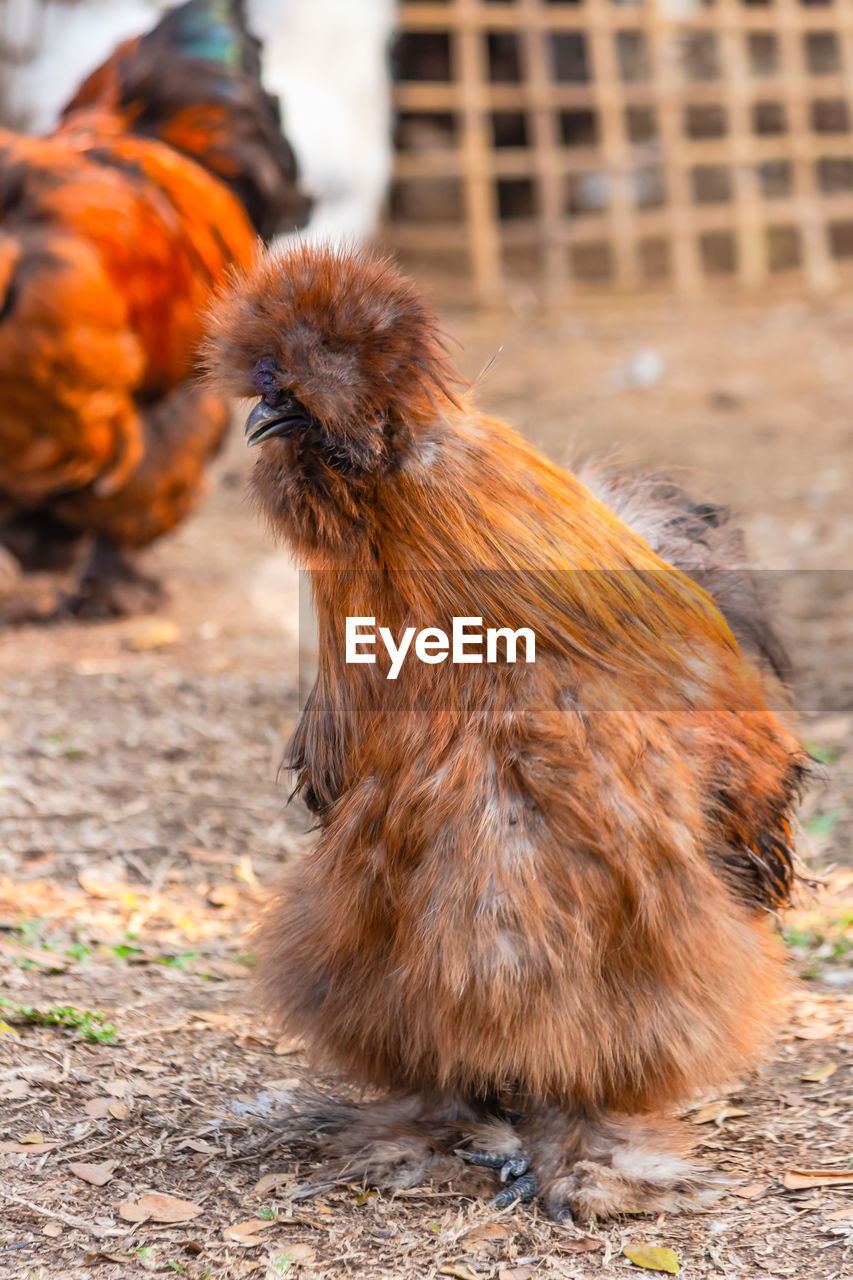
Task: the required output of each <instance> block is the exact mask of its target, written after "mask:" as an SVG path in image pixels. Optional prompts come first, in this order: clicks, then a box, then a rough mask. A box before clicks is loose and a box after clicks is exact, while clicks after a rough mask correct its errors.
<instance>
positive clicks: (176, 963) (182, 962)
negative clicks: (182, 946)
mask: <svg viewBox="0 0 853 1280" xmlns="http://www.w3.org/2000/svg"><path fill="white" fill-rule="evenodd" d="M200 959H201V955H200V953H199V952H198V951H181V952H180V953H179V954H178V955H176V956H158V957H157V963H158V964H162V965H165V967H166V968H167V969H187V968H188V967H189V966H190V965H191V964H192V962H193V961H194V960H200Z"/></svg>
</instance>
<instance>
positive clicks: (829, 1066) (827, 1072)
mask: <svg viewBox="0 0 853 1280" xmlns="http://www.w3.org/2000/svg"><path fill="white" fill-rule="evenodd" d="M837 1070H838V1063H837V1062H823V1063H821V1065H820V1066H819V1067H812V1069H811V1071H804V1072H803V1074H802V1075H801V1076H800V1079H801V1080H807V1081H810V1082H811V1083H820V1081H821V1080H828V1079H829V1077H830V1076H831V1075H834V1074H835V1072H836V1071H837Z"/></svg>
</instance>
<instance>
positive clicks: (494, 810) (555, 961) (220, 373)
mask: <svg viewBox="0 0 853 1280" xmlns="http://www.w3.org/2000/svg"><path fill="white" fill-rule="evenodd" d="M207 362H208V364H209V367H210V369H211V371H212V376H213V378H214V379H215V381H216V384H217V385H218V386H219V387H220V388H221V389H224V390H227V391H230V392H233V393H236V394H238V395H241V396H249V395H252V394H254V395H256V396H257V395H259V396H260V400H259V401H258V403H257V405H256V407H255V408H254V410H253V411H252V413H251V415H250V417H249V420H248V423H247V431H248V432H249V433H250V436H249V439H250V443H251V444H253V445H257V446H258V454H259V456H258V460H257V464H256V467H255V471H254V481H253V483H254V492H255V494H256V496H257V499H258V501H259V503H260V505H261V507H262V509H263V511H264V512H265V514H266V516H267V517H268V519H269V521H270V524H271V526H272V528H273V530H274V531H275V532H276V533H277V534H278V535H280V536H281V537H282V538H283V539H285V541H286V542H287V543H288V544H289V546H290V547H291V548H292V550H293V551H294V553H295V554H296V556H297V558H298V560H299V561H300V562H301V563H302V564H303V565H304V566H306V567H307V568H308V569H309V570H310V573H311V579H312V587H313V595H314V601H315V605H316V610H317V615H318V623H319V640H320V651H319V674H318V677H317V681H316V684H315V686H314V688H313V691H312V693H311V695H310V698H309V700H308V702H307V704H306V706H305V709H304V712H303V714H302V718H301V721H300V724H299V726H298V729H297V731H296V736H295V745H294V752H293V765H294V767H295V769H296V771H297V774H298V784H297V789H298V790H299V791H300V792H301V794H302V795H303V797H304V798H305V800H306V801H307V803H308V804H309V805H310V807H311V808H312V809H314V810H315V811H316V812H317V814H318V815H319V820H320V828H321V835H320V838H319V841H318V844H317V846H316V848H315V849H314V850H313V851H312V852H311V854H310V855H309V856H307V857H305V858H302V859H300V860H298V861H295V862H294V863H292V864H291V865H290V867H289V868H288V870H287V874H286V878H285V880H284V882H283V884H282V886H281V889H280V891H279V892H278V893H277V894H276V896H275V899H274V901H273V902H272V903H271V905H270V907H269V909H268V911H267V913H266V917H265V920H264V921H263V923H262V925H261V929H260V933H259V946H260V952H261V955H262V958H263V966H264V968H263V990H264V993H265V996H266V998H267V1002H268V1004H269V1006H270V1007H271V1009H272V1010H273V1011H274V1012H275V1013H276V1014H277V1016H278V1017H279V1018H280V1019H281V1022H282V1023H283V1025H284V1026H285V1027H286V1028H287V1029H288V1030H289V1031H290V1032H292V1033H295V1034H297V1035H300V1036H303V1037H304V1038H305V1040H306V1041H307V1043H308V1045H309V1047H310V1048H311V1050H312V1051H313V1052H314V1054H315V1055H316V1057H317V1059H318V1061H321V1062H323V1063H324V1064H326V1065H330V1066H332V1067H333V1068H334V1069H336V1070H337V1071H339V1072H340V1073H341V1074H342V1075H343V1076H344V1077H346V1078H348V1079H350V1080H352V1081H354V1082H356V1083H357V1084H358V1085H360V1086H370V1087H372V1088H374V1089H377V1088H378V1089H381V1090H384V1091H386V1092H385V1096H383V1097H379V1098H375V1099H374V1101H372V1102H365V1101H362V1102H361V1103H359V1104H352V1105H346V1104H343V1103H341V1104H340V1106H338V1107H337V1108H336V1107H335V1105H334V1104H333V1103H331V1102H329V1103H328V1104H326V1105H325V1106H324V1105H322V1104H318V1105H317V1106H316V1108H315V1112H314V1114H315V1118H316V1120H317V1122H318V1124H320V1123H322V1131H323V1132H322V1135H321V1136H322V1140H323V1141H325V1142H326V1143H328V1144H329V1148H330V1150H332V1151H333V1152H335V1154H336V1156H337V1159H338V1164H337V1165H336V1166H335V1168H336V1170H337V1172H338V1173H341V1174H345V1175H346V1176H350V1177H355V1176H363V1177H365V1178H367V1179H369V1180H373V1181H376V1182H385V1183H391V1184H392V1185H396V1186H402V1185H411V1184H412V1183H413V1182H415V1181H417V1180H418V1179H420V1178H422V1177H423V1176H425V1175H426V1174H428V1173H435V1174H437V1175H440V1176H450V1174H451V1172H452V1168H453V1162H454V1160H455V1162H456V1166H457V1172H458V1168H459V1160H458V1152H457V1156H454V1154H453V1153H454V1151H456V1150H457V1148H461V1151H462V1152H463V1153H464V1155H465V1157H466V1159H467V1161H468V1162H469V1164H481V1165H486V1166H488V1167H492V1168H496V1169H499V1170H500V1171H501V1174H502V1177H503V1179H504V1181H505V1182H506V1183H507V1185H506V1186H505V1188H504V1190H503V1191H502V1192H500V1194H499V1196H498V1198H497V1201H496V1203H499V1204H504V1203H508V1202H510V1201H511V1200H513V1199H527V1198H530V1197H532V1196H533V1195H537V1194H538V1195H541V1197H542V1198H543V1200H544V1203H545V1205H546V1206H547V1208H548V1210H549V1211H550V1212H551V1213H552V1214H554V1215H555V1216H557V1217H558V1218H560V1217H565V1216H566V1215H568V1214H571V1213H579V1214H582V1215H584V1216H586V1215H589V1214H604V1215H606V1214H610V1213H613V1212H616V1211H619V1210H647V1211H651V1210H659V1209H665V1208H675V1207H683V1206H688V1205H691V1204H696V1203H699V1202H701V1201H702V1200H703V1198H705V1197H707V1196H708V1195H709V1194H711V1193H713V1190H714V1178H713V1176H711V1175H706V1174H703V1173H702V1171H701V1170H699V1169H697V1168H696V1167H695V1166H694V1165H693V1164H692V1162H691V1161H690V1160H688V1159H687V1158H686V1157H685V1154H684V1152H683V1150H682V1147H683V1145H684V1144H683V1142H682V1140H681V1137H680V1134H679V1131H678V1128H677V1126H675V1125H674V1124H673V1123H672V1122H671V1121H670V1120H668V1119H667V1117H668V1116H671V1114H672V1113H673V1112H674V1110H675V1109H676V1108H677V1107H678V1106H679V1105H680V1104H682V1103H683V1102H684V1101H685V1100H686V1099H687V1098H689V1096H690V1095H691V1093H692V1092H693V1091H695V1090H697V1089H704V1088H707V1087H709V1086H714V1085H718V1084H719V1083H720V1082H723V1081H725V1080H727V1079H728V1078H729V1077H730V1076H731V1075H732V1074H733V1073H735V1072H738V1071H740V1070H742V1069H743V1068H744V1067H747V1066H749V1065H750V1064H751V1063H753V1061H754V1060H755V1058H756V1055H757V1054H758V1053H759V1051H760V1048H761V1046H762V1044H763V1042H764V1041H765V1038H766V1037H767V1035H768V1033H769V1031H770V1030H771V1028H772V1025H773V1022H774V1017H775V1015H776V1010H777V1005H778V1001H779V997H780V992H781V990H782V984H783V957H782V955H781V954H780V947H779V945H778V943H777V941H776V940H775V938H774V937H773V934H772V930H771V919H770V913H771V912H772V911H773V910H774V909H775V908H777V907H779V906H781V905H783V904H784V903H785V902H786V901H787V898H788V895H789V891H790V887H791V882H792V876H793V872H792V861H791V859H792V853H791V830H790V825H789V823H790V815H791V810H792V807H793V805H794V803H795V800H796V797H797V793H798V789H799V787H800V784H801V781H802V778H803V774H804V769H805V766H806V758H805V755H804V752H803V751H802V749H801V747H800V746H799V744H798V742H797V741H796V739H795V737H794V736H793V735H792V732H791V731H789V729H788V728H786V727H785V725H784V724H783V722H782V719H780V717H779V716H778V715H777V713H776V712H775V711H774V710H772V709H771V705H770V704H771V695H772V698H773V700H774V701H775V700H776V699H775V693H774V692H773V688H772V685H773V682H775V679H776V678H775V676H772V674H771V673H770V671H769V666H770V664H772V663H776V664H777V665H778V664H779V663H780V662H781V655H780V652H779V651H778V649H777V648H776V647H775V645H774V644H773V642H772V641H771V640H770V639H769V636H768V635H767V634H766V633H765V631H764V628H763V624H762V622H761V618H760V614H759V612H758V610H757V603H756V599H755V596H754V593H753V591H752V588H751V587H750V585H749V581H748V578H747V577H746V575H745V573H744V572H742V571H740V570H738V569H737V568H733V569H732V570H731V571H730V572H728V573H727V572H725V568H724V567H725V564H726V556H727V555H728V553H729V550H730V548H731V546H735V545H736V544H735V543H734V542H733V541H732V539H731V537H730V536H729V535H728V534H727V533H726V530H725V527H724V521H723V520H722V517H721V513H720V512H719V511H718V509H715V508H710V507H691V506H690V504H689V502H688V501H687V500H686V499H685V498H684V497H683V496H682V495H680V494H678V493H677V491H675V490H667V489H666V488H665V487H664V486H662V485H660V484H642V483H639V484H626V483H624V482H623V483H619V482H618V481H614V480H612V479H608V478H607V477H606V476H600V477H594V476H593V477H591V478H590V484H591V485H593V486H597V489H598V492H597V493H596V492H594V491H593V488H592V487H588V486H586V485H584V484H582V483H581V482H580V481H579V480H578V479H577V478H575V476H573V475H571V474H570V473H569V472H567V471H565V470H562V469H561V468H560V467H558V466H555V465H554V464H553V463H551V462H549V461H548V460H547V459H546V458H544V457H543V456H542V455H541V454H539V453H538V452H537V451H536V450H535V449H534V448H533V447H532V446H531V445H530V444H528V443H527V442H526V441H525V440H523V439H522V438H521V437H520V436H518V435H516V434H515V432H513V431H512V430H510V428H508V427H507V426H504V425H503V424H502V423H500V422H498V421H496V420H495V419H493V418H490V417H487V416H486V415H485V414H483V413H480V412H479V411H478V410H477V409H476V408H475V407H474V405H473V404H472V403H471V402H470V400H469V399H468V398H466V396H464V395H461V394H458V393H457V391H456V390H454V388H455V387H457V386H458V379H457V378H456V375H455V374H454V372H453V370H452V368H451V367H450V366H449V364H448V362H447V359H446V357H445V354H444V350H443V347H442V343H441V340H440V337H439V333H438V330H437V327H436V321H435V319H434V317H433V316H432V315H431V314H430V312H429V311H428V310H427V309H426V308H425V307H424V305H423V303H422V302H421V300H420V298H419V297H418V295H417V293H416V292H415V290H414V288H413V287H412V285H411V284H410V283H409V282H408V281H406V280H405V279H404V278H403V277H401V276H400V275H399V274H398V273H397V271H396V270H395V268H394V267H393V266H392V265H390V264H389V263H387V262H383V261H377V260H372V259H370V258H367V257H364V256H358V255H349V256H348V255H346V254H340V255H339V254H336V253H334V252H332V251H328V250H327V251H324V250H320V249H310V248H305V247H302V248H297V249H296V250H294V251H293V252H291V253H290V254H289V256H284V257H270V258H268V259H267V260H266V261H264V262H261V263H260V264H259V265H257V266H256V267H255V269H254V270H253V271H252V272H250V273H248V274H247V273H243V274H238V276H237V277H236V279H235V280H234V282H233V284H232V287H231V290H230V292H229V293H228V294H227V295H226V296H224V297H223V299H222V300H221V302H220V304H219V305H218V307H217V308H216V309H215V311H214V314H213V318H212V322H211V331H210V338H209V342H208V346H207ZM632 525H633V526H635V527H632ZM640 530H641V531H642V536H641V533H640V532H639V531H640ZM679 561H681V562H682V563H684V565H685V568H686V569H687V570H688V572H689V574H692V575H696V576H697V577H698V576H700V575H701V574H706V575H707V574H710V575H712V577H711V578H710V579H709V581H710V582H714V583H715V584H716V590H717V596H716V599H715V598H712V596H711V595H709V594H708V593H707V592H706V591H705V590H704V589H703V588H702V587H700V586H699V585H698V584H697V582H696V581H695V580H694V578H693V577H691V576H688V573H685V572H682V571H681V570H680V569H679V568H677V567H673V566H674V563H677V562H679ZM714 575H716V577H714ZM727 608H728V609H729V610H730V614H731V623H732V625H733V626H735V627H736V628H737V630H738V631H739V632H740V634H741V636H742V638H743V640H744V644H745V645H746V646H748V647H750V648H751V649H752V651H753V654H754V656H753V657H747V656H746V652H745V650H744V649H742V648H741V647H739V645H738V643H737V641H736V640H735V638H734V635H733V633H732V630H731V628H730V625H729V624H728V623H727V621H726V619H725V617H724V612H725V611H726V609H727ZM348 616H349V617H359V618H375V620H376V624H377V626H379V625H384V626H386V627H388V628H389V630H390V632H391V633H392V634H393V636H394V637H395V639H396V640H398V641H399V639H400V637H401V635H402V632H403V629H404V628H405V627H409V626H414V627H416V628H418V629H420V628H426V627H439V628H442V629H444V630H445V631H448V632H449V631H450V629H451V621H452V618H453V617H454V616H456V617H476V618H482V619H483V622H484V625H485V626H494V627H509V628H511V629H513V630H516V629H518V628H521V627H527V628H530V629H532V630H533V632H534V633H535V637H536V650H535V663H532V664H528V665H526V666H522V665H521V664H519V663H516V664H515V665H511V664H509V663H506V662H498V663H496V664H495V663H493V664H486V663H484V662H483V663H479V664H478V663H473V664H466V665H461V664H459V665H455V664H452V663H451V662H449V661H443V662H440V663H437V664H435V665H427V664H426V663H424V662H420V661H417V660H416V659H415V658H414V656H412V657H411V658H410V660H407V661H406V662H405V663H404V665H403V667H402V668H401V670H400V673H399V676H398V678H397V679H394V680H392V679H389V678H387V675H388V671H389V663H388V660H387V658H385V657H384V654H383V651H382V647H381V646H380V645H379V644H377V645H376V647H375V649H374V650H373V652H374V653H375V654H376V662H375V663H374V664H358V665H354V664H348V663H347V662H346V661H345V649H344V627H345V619H346V618H347V617H348ZM762 655H763V656H764V657H765V658H767V659H769V662H761V661H760V659H761V657H762ZM762 668H763V669H762ZM311 1105H313V1104H311Z"/></svg>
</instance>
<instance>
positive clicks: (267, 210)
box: [0, 0, 307, 614]
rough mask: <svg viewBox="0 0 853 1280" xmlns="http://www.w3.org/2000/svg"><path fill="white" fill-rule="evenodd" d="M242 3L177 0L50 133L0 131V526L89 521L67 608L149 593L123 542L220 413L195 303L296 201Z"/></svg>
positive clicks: (101, 605)
mask: <svg viewBox="0 0 853 1280" xmlns="http://www.w3.org/2000/svg"><path fill="white" fill-rule="evenodd" d="M240 11H241V6H240V5H239V4H238V3H231V2H226V0H191V2H190V3H188V4H185V5H182V6H181V7H180V8H179V9H176V10H174V11H173V12H171V13H170V14H168V15H167V16H166V17H165V18H164V19H163V20H162V21H161V22H160V23H159V25H158V26H157V27H156V28H155V29H154V30H153V31H152V32H150V33H149V34H148V35H146V36H144V37H141V38H139V39H137V40H132V41H128V42H126V43H125V44H123V45H121V46H120V47H119V48H118V49H117V50H116V52H115V54H114V55H113V56H112V58H111V59H110V60H109V61H108V62H107V63H105V64H104V66H102V67H101V68H99V69H98V70H97V71H95V72H94V73H93V74H92V76H91V77H90V78H89V79H88V80H87V81H86V82H85V84H84V85H83V86H82V87H81V89H80V90H79V91H78V93H77V95H76V96H75V98H74V99H73V101H72V102H71V103H70V104H69V106H68V107H67V108H66V110H65V113H64V119H63V123H62V124H61V126H60V127H59V128H58V129H57V130H56V132H55V133H53V134H52V135H51V136H50V137H47V138H31V137H22V136H18V135H16V134H13V133H9V132H6V131H0V385H2V396H0V542H5V543H6V545H7V546H8V547H9V548H11V549H12V550H13V551H18V552H19V553H20V554H21V555H22V557H24V558H25V559H26V558H27V557H30V558H32V559H34V560H36V561H38V560H41V561H43V562H46V561H49V560H51V559H52V558H53V559H56V560H57V561H59V560H61V559H62V554H63V550H64V549H68V550H69V551H71V552H73V550H74V549H75V546H76V541H77V539H78V537H79V535H80V534H81V533H85V534H94V535H95V541H94V547H93V551H92V554H91V557H90V559H89V561H88V564H87V565H86V566H85V568H84V569H83V572H82V576H81V581H80V584H79V590H78V592H77V594H76V596H75V597H74V598H73V599H72V600H70V601H67V602H66V603H67V604H68V606H69V607H70V608H72V609H74V610H77V611H80V612H84V613H90V614H103V613H113V612H123V611H125V610H127V609H129V608H132V607H134V605H139V604H145V603H149V602H150V600H151V598H152V597H153V596H156V594H157V588H156V584H155V583H153V582H151V581H150V580H148V579H145V578H143V577H142V575H140V574H139V573H138V572H137V571H136V570H135V569H134V568H133V567H132V566H131V565H130V564H128V562H127V560H126V558H125V552H126V551H128V550H130V549H133V548H137V547H141V546H144V545H145V544H147V543H149V542H151V541H153V540H154V539H155V538H157V537H159V536H160V535H161V534H163V533H165V532H166V531H167V530H168V529H170V528H171V527H172V526H173V525H174V524H175V523H176V522H177V521H179V520H180V519H181V518H182V517H183V516H184V515H185V513H186V512H187V511H188V510H190V508H191V507H192V506H193V505H194V504H195V502H196V501H197V500H198V498H199V496H200V494H201V492H202V491H203V472H204V467H205V464H206V463H207V462H208V461H209V460H210V459H211V457H212V456H213V455H214V454H215V453H216V451H217V449H218V448H219V445H220V443H221V440H222V438H223V434H224V432H225V429H226V426H227V422H228V409H227V405H226V402H225V401H224V400H223V399H222V398H221V397H220V396H218V395H216V394H214V393H213V392H211V391H210V390H207V389H204V388H201V387H199V386H198V385H197V383H196V381H195V380H194V373H195V355H196V348H197V346H198V343H199V339H200V337H201V329H202V321H201V319H200V315H201V313H202V311H203V308H204V306H205V304H206V303H207V300H208V298H209V296H210V293H211V290H212V288H213V287H214V286H215V285H216V284H217V282H218V281H219V280H220V279H221V278H222V276H223V273H224V271H225V269H226V267H227V266H228V265H229V264H230V263H232V262H241V263H248V262H249V261H250V260H251V258H252V254H253V251H254V245H255V240H256V234H257V233H258V232H260V233H261V234H262V235H270V234H272V232H273V231H274V230H275V229H276V228H277V227H278V226H280V225H285V226H286V225H290V226H292V225H293V224H294V223H297V222H301V221H303V220H304V217H305V215H306V213H307V201H306V200H305V198H304V197H303V196H302V194H301V193H300V192H299V190H298V188H297V186H296V174H295V165H294V160H293V155H292V152H291V150H290V147H289V146H288V144H287V142H286V141H285V139H284V138H283V137H282V135H281V131H280V125H279V117H278V108H277V104H276V102H275V100H274V99H272V98H270V97H269V96H268V95H267V94H266V93H265V92H264V90H263V89H262V88H261V85H260V80H259V78H258V48H257V41H255V40H254V39H253V38H252V37H251V36H250V35H249V34H248V33H247V31H246V29H245V26H244V24H243V21H242V18H241V16H240Z"/></svg>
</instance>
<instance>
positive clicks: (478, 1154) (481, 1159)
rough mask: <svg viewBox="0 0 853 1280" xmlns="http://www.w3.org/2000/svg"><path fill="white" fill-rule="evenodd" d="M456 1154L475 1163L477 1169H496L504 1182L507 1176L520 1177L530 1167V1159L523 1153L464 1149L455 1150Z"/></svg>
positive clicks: (470, 1162)
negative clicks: (495, 1152)
mask: <svg viewBox="0 0 853 1280" xmlns="http://www.w3.org/2000/svg"><path fill="white" fill-rule="evenodd" d="M456 1154H457V1155H458V1156H461V1158H462V1159H463V1160H465V1161H467V1163H468V1164H473V1165H476V1166H477V1167H478V1168H479V1169H497V1170H499V1172H500V1179H501V1182H506V1181H507V1180H508V1179H509V1178H520V1177H521V1175H522V1174H523V1173H527V1170H528V1169H529V1168H530V1160H529V1158H528V1157H527V1156H525V1155H521V1154H519V1155H515V1156H508V1155H496V1154H494V1152H492V1151H466V1150H464V1149H461V1148H460V1149H459V1150H457V1152H456Z"/></svg>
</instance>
